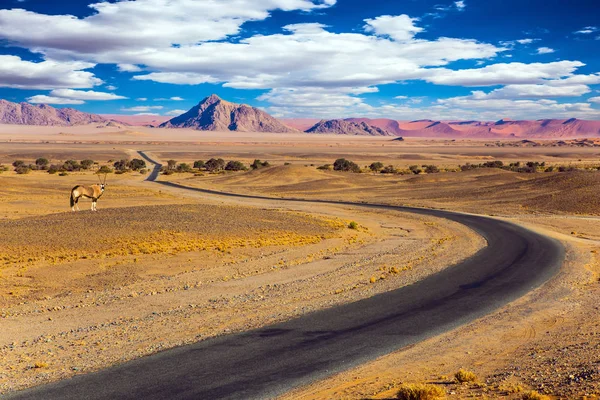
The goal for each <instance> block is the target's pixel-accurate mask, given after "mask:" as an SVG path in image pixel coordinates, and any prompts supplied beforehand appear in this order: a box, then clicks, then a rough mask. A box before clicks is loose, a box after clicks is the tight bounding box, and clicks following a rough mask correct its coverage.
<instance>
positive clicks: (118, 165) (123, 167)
mask: <svg viewBox="0 0 600 400" xmlns="http://www.w3.org/2000/svg"><path fill="white" fill-rule="evenodd" d="M127 164H128V162H127V160H119V161H116V162H115V163H114V164H113V167H115V171H119V172H125V171H127V169H128V168H127Z"/></svg>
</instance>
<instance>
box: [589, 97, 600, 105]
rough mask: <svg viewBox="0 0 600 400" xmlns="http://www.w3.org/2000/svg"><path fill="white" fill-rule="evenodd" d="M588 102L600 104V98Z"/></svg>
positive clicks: (590, 99)
mask: <svg viewBox="0 0 600 400" xmlns="http://www.w3.org/2000/svg"><path fill="white" fill-rule="evenodd" d="M587 101H589V102H590V103H598V104H600V97H590V98H589V99H588V100H587Z"/></svg>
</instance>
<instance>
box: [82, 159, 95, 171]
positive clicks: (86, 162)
mask: <svg viewBox="0 0 600 400" xmlns="http://www.w3.org/2000/svg"><path fill="white" fill-rule="evenodd" d="M92 165H94V160H90V159H85V160H81V168H82V169H90V168H92Z"/></svg>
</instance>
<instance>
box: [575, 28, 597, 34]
mask: <svg viewBox="0 0 600 400" xmlns="http://www.w3.org/2000/svg"><path fill="white" fill-rule="evenodd" d="M597 30H598V27H596V26H586V27H585V28H582V29H580V30H578V31H575V32H573V33H575V34H580V35H588V34H590V33H594V32H596V31H597Z"/></svg>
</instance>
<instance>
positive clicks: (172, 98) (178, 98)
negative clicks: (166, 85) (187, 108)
mask: <svg viewBox="0 0 600 400" xmlns="http://www.w3.org/2000/svg"><path fill="white" fill-rule="evenodd" d="M171 100H173V101H184V100H185V99H184V98H183V97H179V96H175V97H171Z"/></svg>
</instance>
